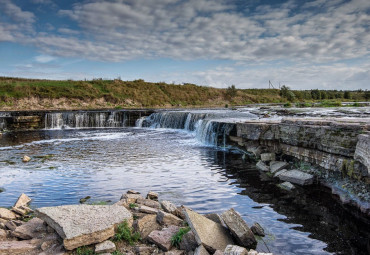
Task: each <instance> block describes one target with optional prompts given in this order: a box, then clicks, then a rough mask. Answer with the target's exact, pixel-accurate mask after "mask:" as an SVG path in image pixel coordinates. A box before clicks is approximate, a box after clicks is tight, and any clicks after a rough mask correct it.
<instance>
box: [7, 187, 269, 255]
mask: <svg viewBox="0 0 370 255" xmlns="http://www.w3.org/2000/svg"><path fill="white" fill-rule="evenodd" d="M30 202H31V199H30V198H29V197H28V196H27V195H25V194H22V195H21V196H20V197H19V199H18V200H17V201H16V203H15V204H14V206H13V207H12V208H10V209H7V208H0V254H1V255H14V254H30V255H33V254H35V255H36V254H39V255H47V254H60V255H61V254H77V255H84V254H86V255H88V254H89V255H91V254H114V255H119V254H132V255H133V254H139V255H141V254H165V255H181V254H192V255H208V254H217V255H219V254H225V255H272V253H261V252H257V251H255V250H254V248H255V247H256V244H257V239H256V237H255V235H256V236H257V235H259V236H264V230H263V228H262V227H261V226H260V225H259V224H258V223H255V224H254V225H253V226H252V227H251V228H250V227H249V226H248V224H247V223H246V222H245V221H244V220H243V219H242V217H241V216H240V214H239V213H238V212H236V211H235V210H234V209H232V208H231V209H229V210H227V211H225V212H223V213H222V214H206V215H201V214H198V213H197V212H195V211H193V210H192V209H190V208H187V207H185V206H180V207H177V206H176V205H174V204H173V203H171V202H170V201H160V200H158V195H157V194H156V193H154V192H149V193H148V194H147V195H146V197H143V196H142V195H141V194H140V193H139V192H136V191H133V190H129V191H127V193H125V194H123V195H122V197H121V199H120V200H119V201H118V202H116V203H114V204H113V205H90V204H79V205H64V206H56V207H43V208H38V209H35V210H32V209H30V208H29V205H28V204H29V203H30ZM81 202H83V201H81Z"/></svg>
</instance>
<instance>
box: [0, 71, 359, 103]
mask: <svg viewBox="0 0 370 255" xmlns="http://www.w3.org/2000/svg"><path fill="white" fill-rule="evenodd" d="M31 99H32V100H33V101H35V100H36V102H35V104H36V105H38V107H39V108H40V109H47V108H49V109H58V108H60V109H62V108H66V106H65V104H67V105H68V104H71V105H73V106H74V108H112V107H117V108H118V107H122V108H130V107H179V106H182V107H209V106H225V104H228V105H245V104H250V103H279V102H286V99H285V98H282V97H280V95H279V90H277V89H243V90H242V89H238V90H237V91H236V94H234V95H232V96H231V95H230V93H229V92H228V90H227V89H217V88H212V87H204V86H197V85H194V84H185V85H174V84H166V83H150V82H145V81H143V80H135V81H121V80H92V81H70V80H68V81H51V80H35V79H20V78H7V77H0V109H11V108H12V107H13V108H14V109H27V108H31V107H28V106H27V100H29V102H31V101H32V100H31ZM61 99H63V100H64V101H65V102H64V105H61V103H60V100H61ZM304 99H305V98H299V100H300V101H301V100H304ZM58 100H59V101H58ZM359 100H361V99H359ZM57 101H58V102H59V104H60V105H59V106H58V105H57V103H55V102H57ZM98 101H99V104H98V103H97V102H98ZM20 102H23V103H20Z"/></svg>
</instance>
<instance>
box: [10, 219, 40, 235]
mask: <svg viewBox="0 0 370 255" xmlns="http://www.w3.org/2000/svg"><path fill="white" fill-rule="evenodd" d="M40 232H44V233H45V232H46V226H45V225H44V221H43V220H41V219H39V218H33V219H31V220H30V221H28V222H26V223H24V224H22V225H21V226H19V227H17V228H16V229H15V230H14V231H13V233H12V235H13V236H15V237H18V238H20V239H24V240H28V239H32V238H36V237H38V236H39V235H40Z"/></svg>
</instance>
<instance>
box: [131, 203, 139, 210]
mask: <svg viewBox="0 0 370 255" xmlns="http://www.w3.org/2000/svg"><path fill="white" fill-rule="evenodd" d="M129 207H130V208H131V209H133V208H135V207H138V205H137V204H135V203H131V204H129Z"/></svg>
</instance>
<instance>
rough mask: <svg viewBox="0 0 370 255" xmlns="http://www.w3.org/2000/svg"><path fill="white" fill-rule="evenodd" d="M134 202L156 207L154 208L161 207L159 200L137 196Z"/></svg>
mask: <svg viewBox="0 0 370 255" xmlns="http://www.w3.org/2000/svg"><path fill="white" fill-rule="evenodd" d="M136 203H138V204H140V205H145V206H149V207H152V208H156V209H161V204H160V203H159V202H157V201H154V200H150V199H144V198H138V199H137V200H136Z"/></svg>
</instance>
